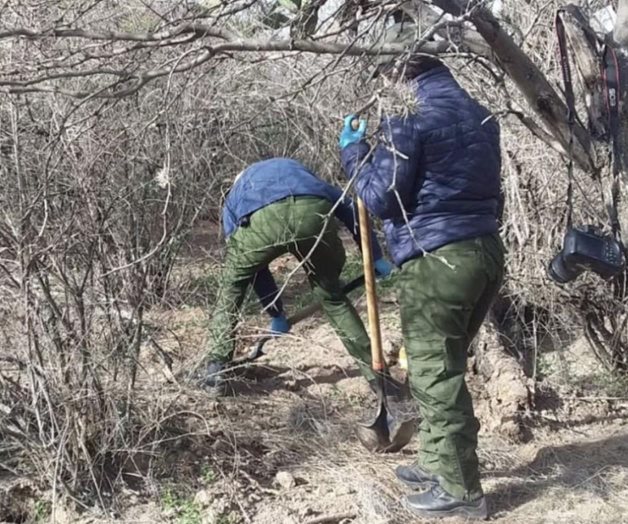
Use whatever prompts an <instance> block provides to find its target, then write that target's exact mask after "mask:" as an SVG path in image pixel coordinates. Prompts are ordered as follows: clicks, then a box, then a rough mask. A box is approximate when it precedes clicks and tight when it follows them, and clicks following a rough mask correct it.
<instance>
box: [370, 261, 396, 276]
mask: <svg viewBox="0 0 628 524" xmlns="http://www.w3.org/2000/svg"><path fill="white" fill-rule="evenodd" d="M373 265H374V266H375V274H376V275H377V276H378V277H383V278H386V277H387V276H389V275H390V274H391V273H392V270H393V269H394V267H393V265H392V264H391V263H390V262H388V260H386V259H385V258H380V259H379V260H376V261H375V263H374V264H373Z"/></svg>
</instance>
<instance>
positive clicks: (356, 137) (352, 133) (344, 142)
mask: <svg viewBox="0 0 628 524" xmlns="http://www.w3.org/2000/svg"><path fill="white" fill-rule="evenodd" d="M357 118H358V117H357V116H356V115H349V116H346V117H345V123H344V127H343V128H342V132H341V133H340V140H339V141H338V143H339V144H340V149H344V148H345V147H347V146H348V145H350V144H355V143H356V142H359V141H360V140H362V139H363V138H364V135H365V134H366V120H362V119H360V124H359V125H358V128H357V129H353V125H352V124H353V121H354V120H357Z"/></svg>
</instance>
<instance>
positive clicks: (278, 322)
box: [270, 313, 290, 335]
mask: <svg viewBox="0 0 628 524" xmlns="http://www.w3.org/2000/svg"><path fill="white" fill-rule="evenodd" d="M270 331H271V333H272V334H273V335H282V334H285V333H287V332H288V331H290V322H288V319H287V318H286V316H285V315H284V314H283V313H282V314H281V315H279V316H278V317H273V320H272V322H271V323H270Z"/></svg>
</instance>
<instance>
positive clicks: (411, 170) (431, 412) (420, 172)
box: [340, 24, 504, 518]
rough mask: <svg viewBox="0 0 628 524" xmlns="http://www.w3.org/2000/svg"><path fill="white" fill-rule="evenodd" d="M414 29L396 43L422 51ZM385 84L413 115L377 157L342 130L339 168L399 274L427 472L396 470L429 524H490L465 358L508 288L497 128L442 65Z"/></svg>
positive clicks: (388, 71) (389, 129) (361, 137)
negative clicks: (408, 100)
mask: <svg viewBox="0 0 628 524" xmlns="http://www.w3.org/2000/svg"><path fill="white" fill-rule="evenodd" d="M416 33H417V31H416V28H415V27H414V26H413V25H411V24H403V25H402V24H397V25H395V26H393V27H392V28H390V29H389V30H388V34H387V37H386V39H387V41H389V42H397V43H405V44H408V43H410V44H411V43H412V42H414V41H416V40H418V37H417V36H416ZM378 72H379V73H380V74H382V75H384V76H385V77H387V78H388V79H389V80H391V81H392V82H404V83H406V85H407V87H409V88H411V89H412V90H413V91H414V94H415V97H416V108H415V109H414V110H413V111H411V112H410V113H409V114H407V115H387V116H385V117H384V118H383V120H382V122H381V124H380V127H379V130H378V132H377V133H376V137H375V140H376V142H375V143H374V144H373V146H371V145H369V144H368V143H367V141H366V140H365V131H366V122H365V121H361V122H360V125H359V126H358V129H354V127H355V126H354V125H353V123H354V121H355V120H356V118H357V117H356V116H355V115H350V116H348V117H347V118H346V119H345V127H344V129H343V131H342V134H341V137H340V147H341V161H342V164H343V167H344V170H345V172H346V174H347V176H348V177H350V178H354V179H355V187H356V192H357V194H358V196H360V197H361V198H362V199H363V201H364V202H365V204H366V207H367V208H368V209H369V211H370V212H371V213H373V214H375V215H377V216H378V217H380V218H382V219H383V220H384V231H385V234H386V239H387V243H388V250H389V252H390V254H391V256H392V258H393V260H394V263H395V264H396V265H397V266H399V267H400V268H401V270H400V272H399V275H398V279H397V282H398V289H399V303H400V312H401V325H402V332H403V337H404V345H405V348H406V352H407V357H408V373H409V382H410V389H411V391H412V394H413V396H414V398H415V399H416V400H417V401H418V403H419V408H420V411H421V414H422V416H423V421H422V423H421V428H420V430H419V437H420V450H419V455H418V460H417V462H416V463H414V464H413V465H411V466H400V467H398V468H397V470H396V474H397V477H398V478H399V480H401V481H402V482H404V483H405V484H407V485H408V486H410V487H411V488H416V489H424V488H430V489H427V490H424V491H423V492H422V493H420V494H412V495H410V496H408V497H406V499H405V504H406V506H407V507H408V508H409V509H410V510H412V511H414V512H415V513H417V514H419V515H422V516H427V517H445V516H451V515H463V516H467V517H475V518H485V517H486V516H487V507H486V501H485V498H484V495H483V492H482V487H481V484H480V477H479V468H478V459H477V454H476V447H477V434H478V429H479V423H478V421H477V419H476V417H475V416H474V412H473V404H472V400H471V396H470V395H469V391H468V389H467V386H466V383H465V371H466V365H467V351H468V348H469V345H470V343H471V341H472V340H473V338H474V337H475V335H476V333H477V331H478V329H479V328H480V326H481V324H482V322H483V320H484V318H485V316H486V315H487V313H488V311H489V309H490V307H491V304H492V301H493V299H494V297H495V295H496V294H497V292H498V290H499V288H500V285H501V282H502V277H503V267H504V251H503V247H502V243H501V240H500V238H499V235H498V215H499V207H500V201H501V192H500V170H501V156H500V139H499V125H498V123H497V122H496V121H495V118H493V117H492V115H491V113H490V112H489V111H488V110H487V109H485V108H484V107H483V106H481V105H480V104H479V103H478V102H477V101H476V100H474V99H473V98H472V97H471V96H470V95H469V93H467V92H466V91H465V90H464V89H463V88H462V87H461V86H460V85H459V84H458V83H457V82H456V80H455V79H454V77H453V76H452V74H451V72H450V71H449V69H448V68H447V67H446V66H445V65H444V64H443V63H442V62H440V61H439V60H437V59H435V58H430V57H426V56H412V58H411V59H410V60H409V61H406V62H403V63H402V62H401V60H395V59H393V58H390V57H389V58H388V59H385V60H383V61H381V63H380V65H379V67H378Z"/></svg>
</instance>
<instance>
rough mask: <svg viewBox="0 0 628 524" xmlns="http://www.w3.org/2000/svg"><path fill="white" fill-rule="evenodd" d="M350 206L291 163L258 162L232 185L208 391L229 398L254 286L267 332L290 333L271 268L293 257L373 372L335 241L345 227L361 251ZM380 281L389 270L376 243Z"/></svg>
mask: <svg viewBox="0 0 628 524" xmlns="http://www.w3.org/2000/svg"><path fill="white" fill-rule="evenodd" d="M355 216H356V215H355V210H354V206H353V202H352V201H351V200H350V199H349V198H347V197H343V192H342V191H341V190H340V189H339V188H337V187H334V186H331V185H329V184H327V183H326V182H324V181H322V180H321V179H319V178H318V177H316V176H315V175H314V174H313V173H312V172H311V171H309V170H308V169H307V168H306V167H305V166H303V165H302V164H300V163H299V162H297V161H296V160H291V159H288V158H273V159H270V160H265V161H262V162H257V163H255V164H253V165H251V166H249V167H248V168H247V169H246V170H244V171H243V172H242V173H241V174H240V175H239V176H238V177H237V178H236V180H235V182H234V184H233V186H232V187H231V190H230V191H229V194H228V195H227V198H226V200H225V204H224V208H223V214H222V222H223V228H224V232H225V236H226V237H227V256H226V260H225V267H224V271H223V275H222V279H221V280H222V281H221V286H220V289H219V293H218V298H217V303H216V307H215V310H214V315H213V319H212V327H211V336H210V341H211V348H210V353H209V356H208V358H207V360H208V364H207V367H206V369H205V371H204V373H203V381H204V383H203V386H204V387H205V389H206V390H207V391H208V392H210V393H211V394H213V395H220V394H224V393H225V391H226V381H225V377H224V371H225V367H226V364H227V363H228V362H229V361H230V360H231V358H232V355H233V352H234V349H235V337H234V330H235V327H236V323H237V317H238V312H239V311H240V307H241V305H242V301H243V299H244V296H245V294H246V290H247V288H248V287H249V286H250V285H253V288H254V290H255V292H256V294H257V295H258V297H259V299H260V301H261V303H262V305H263V306H264V309H265V310H266V311H267V313H268V314H269V315H270V317H271V318H272V320H271V325H270V332H271V333H275V334H281V333H287V332H288V331H289V329H290V325H289V323H288V320H287V319H286V315H285V313H284V309H283V303H282V301H281V298H280V296H279V292H278V289H277V285H276V283H275V280H274V279H273V276H272V274H271V272H270V270H269V269H268V264H269V263H270V262H272V261H273V260H274V259H276V258H277V257H279V256H281V255H283V254H285V253H291V254H292V255H294V256H295V257H296V258H297V259H298V260H299V261H301V262H302V263H303V267H304V269H305V271H306V272H307V275H308V279H309V282H310V285H311V287H312V289H313V291H314V293H315V295H316V297H317V298H318V299H319V300H320V301H321V302H322V305H323V309H324V311H325V313H326V314H327V317H328V318H329V321H330V322H331V324H332V326H333V327H334V329H335V330H336V332H337V334H338V336H339V337H340V339H341V340H342V342H343V344H344V345H345V347H346V348H347V350H348V351H349V353H351V355H353V356H354V357H355V358H356V359H357V363H358V365H359V367H360V369H361V371H362V373H363V374H364V376H365V377H366V378H367V379H369V380H371V379H372V378H373V376H372V371H371V369H370V365H369V362H370V344H369V338H368V335H367V334H366V331H365V329H364V325H363V324H362V321H361V320H360V317H359V315H358V314H357V312H356V311H355V309H354V308H353V306H352V305H351V303H350V301H349V300H348V298H347V297H346V295H345V294H344V293H343V292H342V288H341V284H340V273H341V272H342V268H343V266H344V263H345V251H344V248H343V245H342V243H341V241H340V238H339V236H338V228H337V223H336V219H338V220H340V221H341V222H342V223H343V224H344V225H345V226H346V227H347V229H348V230H349V231H350V232H351V234H352V235H353V238H354V239H355V241H356V242H357V243H358V245H359V244H360V236H359V231H358V226H357V224H356V220H355ZM373 257H374V259H375V260H376V262H375V269H376V272H377V274H378V275H380V276H387V275H388V274H389V273H390V271H391V270H392V266H391V264H390V263H389V262H388V261H387V260H386V259H385V258H384V257H383V256H382V251H381V248H380V246H379V244H378V243H377V240H376V239H375V237H374V236H373Z"/></svg>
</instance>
